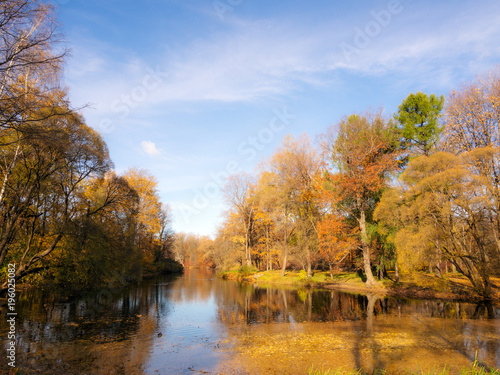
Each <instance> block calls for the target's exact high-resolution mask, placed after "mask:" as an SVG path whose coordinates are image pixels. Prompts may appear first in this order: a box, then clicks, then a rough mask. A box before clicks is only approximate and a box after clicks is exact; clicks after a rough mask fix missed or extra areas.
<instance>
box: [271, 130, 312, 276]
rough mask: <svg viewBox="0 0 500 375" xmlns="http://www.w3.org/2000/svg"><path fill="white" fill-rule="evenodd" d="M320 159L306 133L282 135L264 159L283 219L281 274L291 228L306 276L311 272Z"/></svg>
mask: <svg viewBox="0 0 500 375" xmlns="http://www.w3.org/2000/svg"><path fill="white" fill-rule="evenodd" d="M319 167H320V159H319V156H318V154H317V152H316V150H315V149H314V147H313V146H312V144H311V142H310V140H309V137H308V136H307V135H306V134H303V135H301V136H300V137H298V138H297V139H295V138H293V137H292V136H286V137H285V138H284V140H283V142H282V144H281V145H280V146H279V147H278V149H277V150H276V152H275V153H274V154H273V155H272V156H271V158H270V159H269V160H268V161H267V163H266V169H267V170H268V171H269V172H271V174H270V175H269V176H270V177H272V179H271V180H270V181H269V183H270V185H272V186H273V187H274V189H275V192H276V193H275V197H276V198H275V201H276V207H277V208H279V210H280V211H281V218H282V220H283V225H282V226H283V237H282V238H283V246H284V257H283V264H282V275H284V272H285V269H286V263H287V257H288V251H289V247H288V245H289V240H290V237H291V235H292V232H294V235H295V236H296V239H297V243H298V246H299V247H300V253H302V254H304V256H305V260H306V268H307V274H308V277H310V276H311V251H313V250H314V249H315V247H317V228H316V224H317V222H318V219H319V208H318V189H317V184H316V182H317V181H316V179H315V178H314V177H315V175H316V174H317V173H318V172H319Z"/></svg>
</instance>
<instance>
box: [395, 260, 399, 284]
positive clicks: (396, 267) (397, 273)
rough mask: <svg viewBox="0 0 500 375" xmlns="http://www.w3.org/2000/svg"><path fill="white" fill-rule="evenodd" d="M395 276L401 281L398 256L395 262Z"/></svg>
mask: <svg viewBox="0 0 500 375" xmlns="http://www.w3.org/2000/svg"><path fill="white" fill-rule="evenodd" d="M394 276H395V277H396V282H397V283H399V268H398V258H396V262H395V263H394Z"/></svg>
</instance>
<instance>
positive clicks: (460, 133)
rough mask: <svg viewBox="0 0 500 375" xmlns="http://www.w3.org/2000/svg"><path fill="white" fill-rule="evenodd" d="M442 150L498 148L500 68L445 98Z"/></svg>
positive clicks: (458, 150)
mask: <svg viewBox="0 0 500 375" xmlns="http://www.w3.org/2000/svg"><path fill="white" fill-rule="evenodd" d="M446 102H447V105H446V116H445V129H444V133H443V136H444V149H445V150H446V151H449V152H453V153H460V152H465V151H471V150H473V149H475V148H479V147H500V105H499V102H500V69H499V68H496V69H494V70H492V71H491V72H489V73H487V74H485V75H483V76H480V77H478V78H477V79H476V80H474V81H472V82H470V83H467V84H464V85H463V86H462V88H461V89H460V90H453V91H452V92H451V94H450V95H449V97H448V99H447V101H446Z"/></svg>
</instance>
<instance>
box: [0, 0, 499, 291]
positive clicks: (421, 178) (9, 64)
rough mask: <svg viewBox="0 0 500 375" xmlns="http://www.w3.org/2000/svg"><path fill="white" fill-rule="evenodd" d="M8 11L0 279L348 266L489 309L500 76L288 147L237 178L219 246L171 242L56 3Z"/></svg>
mask: <svg viewBox="0 0 500 375" xmlns="http://www.w3.org/2000/svg"><path fill="white" fill-rule="evenodd" d="M1 12H2V13H1V14H0V34H1V36H2V37H1V40H0V95H1V97H0V153H1V160H0V222H1V223H0V264H1V265H2V271H1V273H2V275H4V274H5V272H6V268H7V267H6V265H7V264H10V263H13V264H16V279H17V280H22V281H23V282H27V283H31V284H38V285H58V286H63V287H68V286H71V287H78V288H96V287H100V286H102V285H106V284H109V283H112V282H113V280H125V281H126V282H129V281H134V280H140V279H141V278H142V277H143V276H145V275H149V274H153V273H155V272H160V271H179V270H180V269H181V268H182V265H183V266H211V267H217V268H218V269H230V268H234V267H236V268H238V267H246V268H247V269H255V270H273V269H281V273H282V275H284V273H285V270H286V269H287V268H292V269H302V270H304V271H305V272H306V274H307V277H308V278H309V277H311V275H312V273H313V272H314V270H328V271H329V272H330V273H331V274H332V275H333V273H334V272H336V271H339V270H344V269H349V270H354V271H358V272H362V273H363V274H364V277H365V278H366V283H367V284H368V285H374V284H376V283H377V279H383V278H384V277H386V275H387V271H388V270H391V271H394V274H395V278H396V281H397V280H398V278H399V274H400V273H411V272H413V271H420V270H427V271H429V272H434V273H436V274H437V275H438V276H440V275H442V274H444V273H446V272H447V271H448V270H453V271H454V272H458V273H460V274H462V275H464V276H465V277H466V278H467V279H468V280H469V281H470V282H471V283H472V285H473V287H474V289H475V290H476V291H477V293H478V294H480V295H481V296H483V297H484V298H490V296H491V294H492V280H491V278H492V277H495V276H498V273H499V271H498V270H499V269H500V267H499V266H500V233H499V232H500V222H499V210H500V164H499V152H500V128H499V126H500V70H499V69H498V68H496V69H494V70H492V71H490V72H489V73H487V74H484V75H482V76H479V77H477V78H476V79H475V80H472V81H470V82H469V83H466V84H464V85H463V86H462V87H460V88H458V89H454V90H451V91H450V93H449V94H448V95H447V97H446V99H445V97H444V96H436V95H434V94H426V93H422V92H417V93H411V94H409V95H408V96H407V97H406V98H405V99H404V100H402V103H401V105H400V106H399V108H398V110H397V111H396V112H395V113H394V114H391V115H386V114H385V112H384V111H383V110H382V109H380V110H373V109H369V110H367V111H366V112H360V113H353V114H349V115H346V116H345V117H344V118H342V119H341V120H340V121H338V123H336V124H334V125H333V126H331V127H330V128H329V129H326V130H325V132H324V133H323V134H319V135H317V136H316V137H315V138H314V140H311V139H310V138H309V136H308V135H307V134H305V133H304V134H303V135H301V136H298V137H294V136H291V135H289V136H286V137H284V139H283V140H282V142H281V144H280V145H279V146H278V147H277V148H276V150H275V151H274V153H273V154H272V155H271V156H270V157H269V158H267V159H266V160H263V161H262V162H261V163H260V165H259V166H258V168H257V170H256V171H255V172H254V173H238V174H234V175H232V176H230V177H229V178H228V179H227V181H226V184H225V188H224V191H223V195H224V199H225V203H226V211H225V212H224V215H223V219H222V223H221V225H220V226H219V228H218V232H217V234H216V236H215V238H209V237H203V236H199V235H195V234H189V233H174V232H173V230H172V212H171V209H170V207H169V205H168V204H165V203H162V202H160V198H159V193H158V187H157V185H158V183H157V180H156V179H155V177H154V176H153V175H152V174H151V173H150V172H149V171H147V170H143V169H139V168H130V169H128V170H127V171H125V172H124V173H122V174H117V173H116V172H115V171H114V166H113V162H112V160H111V159H110V156H109V152H108V148H107V145H106V143H105V142H104V140H103V138H102V136H101V134H99V132H97V131H96V130H95V129H94V128H92V127H91V126H89V125H88V124H87V123H86V122H85V119H84V118H83V116H82V114H81V109H82V108H74V107H73V106H72V105H71V103H70V99H69V96H70V93H69V91H68V89H67V88H66V87H65V86H64V81H63V78H62V77H63V67H64V62H65V59H66V57H67V56H68V50H67V49H66V46H65V43H64V40H63V37H62V35H61V34H60V31H59V26H58V24H57V22H56V19H55V17H54V9H53V7H52V6H51V5H50V4H48V3H45V2H42V1H38V0H13V1H8V2H3V3H2V8H1ZM116 275H120V277H117V276H116ZM4 276H5V275H4ZM5 279H6V278H5V277H4V280H5ZM5 287H6V285H5V284H3V285H2V288H3V289H5Z"/></svg>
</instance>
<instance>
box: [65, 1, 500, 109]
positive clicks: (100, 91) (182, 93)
mask: <svg viewBox="0 0 500 375" xmlns="http://www.w3.org/2000/svg"><path fill="white" fill-rule="evenodd" d="M405 12H406V14H405ZM411 12H412V10H411V9H404V10H403V12H402V13H401V14H400V15H397V16H394V19H393V21H391V22H394V23H395V25H392V24H389V25H388V26H387V28H386V29H385V30H383V31H382V32H381V33H380V34H379V35H378V36H377V37H376V38H374V40H373V41H372V43H370V45H369V46H367V47H366V48H363V49H362V50H360V51H359V53H358V54H357V55H356V56H354V57H353V59H352V61H346V59H345V56H344V54H343V52H342V49H341V48H340V47H339V45H340V43H342V42H347V43H349V42H350V41H351V39H352V38H353V37H354V28H355V27H358V26H356V25H351V26H346V25H344V24H342V25H338V24H337V25H336V24H332V25H326V24H323V25H318V26H316V27H315V28H311V27H310V29H309V30H307V31H306V30H303V29H300V28H297V29H294V28H293V26H292V25H289V24H283V23H280V22H279V21H274V22H267V21H260V22H234V23H233V24H232V27H233V28H234V31H233V32H231V33H225V34H215V35H212V36H208V37H206V38H205V39H203V40H197V41H194V42H192V43H191V44H189V45H188V46H186V47H185V48H184V49H183V50H180V51H179V50H177V51H175V52H170V53H168V54H167V55H166V56H165V57H164V58H163V60H162V61H160V62H159V63H158V64H150V63H148V62H146V61H142V60H140V59H138V58H130V60H129V61H128V63H125V64H121V65H118V66H117V68H116V69H117V70H118V71H117V72H116V73H117V74H111V75H108V77H101V78H102V80H101V81H100V84H97V85H98V86H100V87H98V88H96V87H93V90H94V93H93V95H92V96H90V97H93V98H96V99H97V100H96V102H98V107H99V108H98V110H99V111H106V110H107V112H108V113H112V112H113V109H112V108H113V103H116V101H117V100H118V101H119V100H121V98H123V97H124V95H127V94H129V93H133V90H134V88H135V87H137V86H138V85H141V84H142V82H143V80H144V77H145V76H146V75H147V74H149V73H148V72H150V71H151V69H153V70H157V71H159V72H161V74H162V76H161V79H160V80H159V81H158V82H159V84H158V85H154V89H151V90H150V91H148V92H147V95H146V96H145V98H144V100H143V101H141V103H134V105H137V106H139V105H141V106H142V105H155V104H159V103H169V102H184V101H188V102H196V101H218V102H249V101H255V100H258V99H262V98H266V97H273V96H276V95H278V96H280V95H287V94H290V93H292V92H294V91H296V90H300V89H301V87H303V85H308V86H321V85H325V84H328V82H334V81H332V79H331V74H332V73H333V72H335V71H339V70H345V69H347V70H350V71H358V72H362V73H363V74H376V75H380V74H386V73H388V72H389V71H390V72H391V74H394V73H395V72H398V71H399V72H411V71H412V70H414V69H421V68H422V64H426V63H427V62H428V61H430V60H432V62H433V65H434V66H436V62H439V61H441V62H446V61H453V60H456V59H457V58H460V57H461V56H462V55H463V53H464V52H463V51H467V53H468V54H472V53H473V54H476V55H477V56H478V57H480V58H487V57H488V56H492V55H495V56H497V55H498V53H499V51H498V48H497V49H495V48H492V46H494V45H495V43H496V42H495V41H496V40H498V39H497V38H498V37H499V35H500V24H499V23H498V22H496V21H494V18H495V17H496V15H495V14H494V13H493V12H490V13H489V14H488V13H487V12H481V18H480V19H472V17H469V18H468V19H467V21H468V22H465V23H463V24H461V27H460V28H456V27H455V26H456V25H454V23H453V21H450V20H448V23H443V24H442V25H441V26H440V27H439V28H434V29H432V30H427V31H426V29H425V27H422V25H419V27H418V30H416V28H417V25H416V24H413V25H412V24H410V25H408V26H407V27H401V23H404V22H405V19H406V18H408V17H411V14H410V13H411ZM368 17H369V13H368ZM397 17H399V19H398V18H397ZM339 22H340V21H339ZM396 24H397V25H396ZM483 25H489V26H488V27H484V26H483ZM393 26H397V27H395V28H396V29H398V33H393V32H392V31H391V27H393ZM359 27H361V28H362V27H363V25H362V24H361V25H359ZM346 28H347V31H346ZM340 29H342V30H340ZM437 29H439V33H437V32H436V31H438V30H437ZM349 30H352V31H351V32H350V31H349ZM417 31H418V32H417ZM83 57H84V58H87V60H88V63H84V62H80V63H79V65H80V64H81V65H85V66H88V67H89V69H88V70H83V71H79V72H78V73H74V74H73V78H74V79H79V78H80V76H82V75H83V73H85V72H88V73H89V74H92V73H95V72H96V71H97V70H98V69H99V68H100V67H101V66H103V65H104V64H103V62H102V57H99V58H96V57H95V56H83ZM107 65H108V66H109V65H110V64H107ZM148 67H149V69H148ZM119 70H121V71H119ZM70 73H71V72H70ZM118 73H119V74H118ZM123 76H127V77H128V79H127V84H125V83H124V82H123ZM94 82H95V80H94ZM151 82H152V81H151ZM151 86H153V85H152V84H151ZM115 107H117V106H116V105H115Z"/></svg>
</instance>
